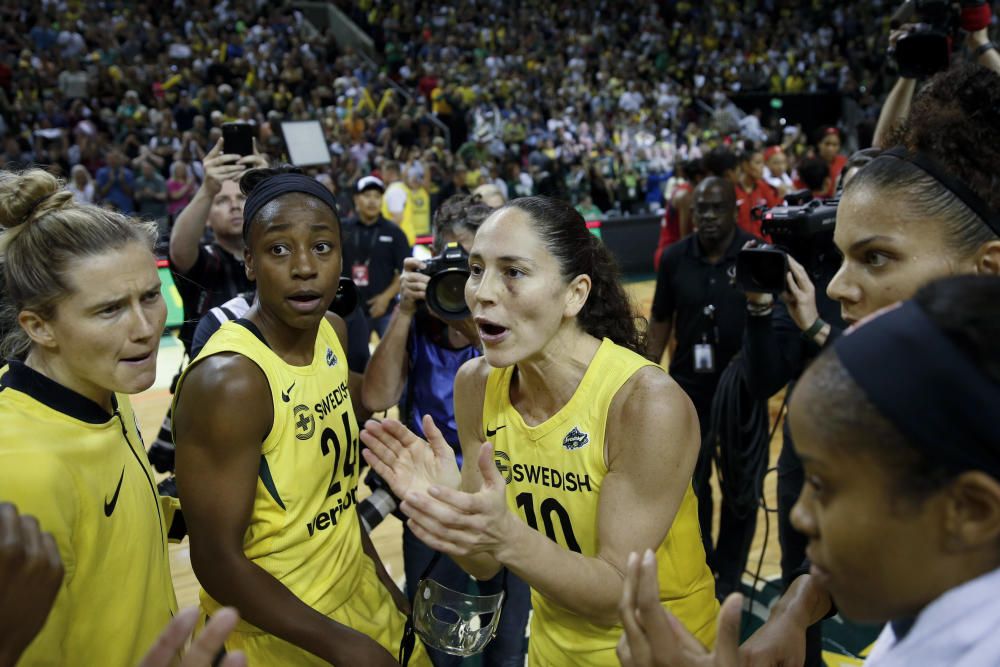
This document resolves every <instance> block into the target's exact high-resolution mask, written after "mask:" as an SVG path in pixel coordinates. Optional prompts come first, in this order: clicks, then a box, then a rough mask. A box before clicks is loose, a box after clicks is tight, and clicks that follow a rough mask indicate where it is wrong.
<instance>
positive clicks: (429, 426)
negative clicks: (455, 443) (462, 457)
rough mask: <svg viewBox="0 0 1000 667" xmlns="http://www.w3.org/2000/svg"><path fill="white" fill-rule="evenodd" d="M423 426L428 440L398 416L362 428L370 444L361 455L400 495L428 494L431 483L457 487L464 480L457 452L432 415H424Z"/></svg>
mask: <svg viewBox="0 0 1000 667" xmlns="http://www.w3.org/2000/svg"><path fill="white" fill-rule="evenodd" d="M423 427H424V433H426V434H427V440H422V439H420V438H418V437H417V436H416V435H415V434H414V433H413V432H412V431H410V429H408V428H406V427H405V426H403V425H402V424H401V423H400V422H398V421H396V420H395V419H385V420H383V421H381V422H377V421H375V420H374V419H369V420H368V422H367V423H365V428H364V430H363V431H361V441H362V442H364V443H365V445H366V447H367V449H363V450H362V451H361V455H362V456H364V457H365V461H367V462H368V465H370V466H371V467H372V470H374V471H375V472H376V473H377V474H378V475H380V476H381V477H382V479H384V480H385V481H386V483H387V484H388V485H389V488H391V489H392V492H393V493H394V494H396V496H397V497H398V498H405V497H406V495H407V494H409V493H425V492H426V491H427V489H428V488H429V487H431V486H442V487H447V488H452V489H457V488H458V487H459V486H460V485H461V483H462V474H461V472H460V471H459V469H458V464H457V463H456V461H455V452H454V451H452V449H451V445H449V444H448V442H447V441H446V440H445V439H444V436H443V435H442V434H441V431H440V429H438V427H437V426H436V425H435V424H434V420H433V419H432V418H431V417H430V415H424V419H423Z"/></svg>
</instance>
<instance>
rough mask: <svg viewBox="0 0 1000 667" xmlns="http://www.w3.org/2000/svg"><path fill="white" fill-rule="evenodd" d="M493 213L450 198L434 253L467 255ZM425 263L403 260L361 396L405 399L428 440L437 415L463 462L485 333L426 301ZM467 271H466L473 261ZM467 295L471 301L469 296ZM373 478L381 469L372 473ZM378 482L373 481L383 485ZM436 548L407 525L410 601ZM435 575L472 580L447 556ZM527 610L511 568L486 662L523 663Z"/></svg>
mask: <svg viewBox="0 0 1000 667" xmlns="http://www.w3.org/2000/svg"><path fill="white" fill-rule="evenodd" d="M491 212H492V209H491V208H490V207H488V206H486V205H485V204H482V203H480V201H479V198H478V197H475V196H468V195H455V196H453V197H451V198H449V199H448V200H446V201H445V202H444V203H443V204H442V205H441V208H440V209H439V210H438V212H437V214H436V215H435V217H434V249H435V251H436V252H437V253H439V254H440V253H441V252H442V251H444V250H445V248H446V247H447V246H448V244H449V243H457V244H459V245H460V246H461V247H462V249H463V250H464V252H465V253H467V252H468V251H469V249H470V248H471V247H472V241H473V239H474V238H475V234H476V230H477V229H478V228H479V225H481V224H482V222H483V220H485V219H486V218H487V217H488V216H489V214H490V213H491ZM425 267H426V263H425V262H422V261H421V260H419V259H416V258H413V257H409V258H407V259H406V260H405V261H404V263H403V274H402V276H401V278H400V292H399V304H398V305H397V306H396V309H395V312H394V313H393V315H392V319H391V320H390V321H389V326H388V327H387V328H386V330H385V335H384V336H383V337H382V339H381V340H380V341H379V344H378V347H376V348H375V352H374V354H373V355H372V358H371V361H370V362H369V363H368V368H367V369H366V371H365V379H364V385H363V387H362V391H361V400H362V402H363V404H364V406H365V408H367V409H369V410H371V411H372V412H378V411H381V410H387V409H389V408H391V407H392V406H393V405H397V404H399V406H400V421H402V422H403V423H404V424H406V425H407V427H408V428H410V430H412V431H413V432H414V433H417V434H419V435H420V437H426V436H424V435H423V429H422V427H421V418H422V417H423V415H425V414H429V415H431V416H432V417H434V423H435V424H437V425H438V427H439V428H440V429H441V432H442V434H443V435H444V438H445V439H446V440H447V441H448V443H449V444H451V446H452V448H453V449H454V450H455V456H456V458H457V459H458V461H459V463H460V464H461V460H462V454H461V451H462V450H461V447H460V445H459V443H458V432H457V426H456V423H455V410H454V400H453V391H454V385H455V374H456V373H457V372H458V369H459V368H460V367H461V366H462V364H464V363H465V362H466V361H468V360H470V359H472V358H474V357H478V356H479V355H480V350H479V347H480V344H479V335H478V331H477V328H476V325H475V323H474V322H473V321H472V318H471V316H470V315H467V316H466V317H465V318H463V319H448V320H447V321H446V320H443V319H440V317H439V315H438V314H437V313H435V311H434V310H433V309H432V308H429V307H426V306H425V304H426V303H427V289H428V284H429V283H430V281H431V276H428V275H427V274H426V273H424V272H422V270H424V269H425ZM463 268H465V269H467V264H466V266H465V267H463ZM466 276H467V274H466ZM462 299H463V301H464V295H463V296H462ZM400 399H402V403H400ZM373 475H374V472H372V473H370V474H369V477H370V478H371V476H373ZM366 481H369V480H366ZM379 481H380V480H374V482H375V484H376V485H378V482H379ZM383 507H385V513H388V511H391V510H392V507H391V506H390V507H386V506H383ZM434 553H435V552H434V551H433V550H432V549H430V547H427V546H426V545H424V543H423V542H421V541H420V540H419V539H418V538H417V537H416V536H414V535H413V533H412V532H411V531H410V528H409V526H408V525H407V524H406V523H404V524H403V564H404V568H405V570H406V592H407V595H409V596H410V597H411V602H412V596H413V594H414V592H415V591H416V588H417V584H418V583H419V579H420V577H421V574H423V573H424V572H425V570H426V568H427V566H428V564H429V563H430V561H431V558H432V557H433V556H434ZM430 574H431V578H432V579H434V580H435V581H437V582H439V583H441V584H443V585H444V586H447V587H448V588H451V589H453V590H458V591H463V590H465V588H466V585H467V583H468V580H469V576H468V575H467V574H466V573H465V571H464V570H462V568H461V567H459V566H458V564H457V563H455V562H454V561H453V560H452V559H451V558H449V557H448V556H444V555H442V556H441V559H440V560H439V561H438V563H437V565H436V566H435V567H434V569H433V571H432V573H430ZM502 577H503V574H502V573H501V574H497V575H496V576H495V577H493V579H490V580H488V581H482V582H479V585H480V592H481V594H482V595H488V594H492V593H496V592H498V591H499V590H500V588H501V586H502ZM528 608H529V594H528V588H527V586H526V585H525V584H524V583H523V582H521V581H520V580H518V579H517V578H516V577H515V576H514V575H513V574H511V573H508V574H507V602H506V603H505V604H504V613H503V615H502V617H501V620H500V627H499V630H498V633H497V636H496V638H495V639H494V640H493V641H492V642H491V643H490V644H489V646H488V647H487V648H486V652H485V655H484V657H485V662H484V664H487V665H502V664H507V662H505V661H516V662H517V663H518V664H519V663H520V662H521V661H523V653H524V627H525V625H526V624H527V620H528ZM428 651H429V652H430V654H431V658H432V660H433V662H434V664H435V665H437V666H438V667H440V666H441V665H458V664H459V663H460V662H461V659H460V658H458V657H454V656H449V655H447V654H444V653H441V652H438V651H434V650H432V649H430V648H428Z"/></svg>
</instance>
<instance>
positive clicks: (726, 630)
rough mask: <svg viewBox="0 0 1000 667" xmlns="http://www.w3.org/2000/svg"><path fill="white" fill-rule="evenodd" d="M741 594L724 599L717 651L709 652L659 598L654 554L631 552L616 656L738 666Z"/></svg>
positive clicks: (646, 666) (659, 664)
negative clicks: (664, 606)
mask: <svg viewBox="0 0 1000 667" xmlns="http://www.w3.org/2000/svg"><path fill="white" fill-rule="evenodd" d="M742 605H743V596H742V595H740V594H738V593H734V594H733V595H730V596H729V597H728V598H726V601H725V603H724V604H723V605H722V610H721V611H720V612H719V631H718V636H717V638H716V644H715V651H713V652H709V651H708V650H707V649H706V648H705V647H704V646H702V644H701V642H699V641H698V640H697V639H695V638H694V636H693V635H692V634H691V633H690V632H689V631H688V629H687V628H685V627H684V625H683V624H682V623H681V622H680V621H679V620H677V617H675V616H674V615H673V614H671V613H670V612H669V611H667V610H666V609H664V608H663V605H662V603H661V602H660V584H659V579H658V576H657V567H656V556H655V555H654V554H653V552H652V551H650V550H646V553H645V554H644V555H643V556H642V557H640V556H639V554H637V553H634V552H633V553H631V554H629V558H628V565H627V568H626V572H625V587H624V589H623V590H622V599H621V603H620V604H619V607H618V609H619V614H620V616H621V619H622V624H623V625H624V627H625V633H624V634H623V635H622V637H621V639H620V640H619V641H618V650H617V653H618V659H619V660H620V661H621V663H622V665H624V666H625V667H668V666H669V667H739V664H740V658H739V640H740V611H741V608H742Z"/></svg>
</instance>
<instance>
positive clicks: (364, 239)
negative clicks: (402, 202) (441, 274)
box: [343, 176, 410, 337]
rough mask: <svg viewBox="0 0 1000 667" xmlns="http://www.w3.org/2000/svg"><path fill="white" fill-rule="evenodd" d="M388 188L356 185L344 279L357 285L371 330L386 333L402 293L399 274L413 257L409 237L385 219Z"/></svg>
mask: <svg viewBox="0 0 1000 667" xmlns="http://www.w3.org/2000/svg"><path fill="white" fill-rule="evenodd" d="M384 194H385V184H384V183H383V182H382V181H381V180H380V179H378V178H376V177H375V176H364V177H362V178H360V179H358V182H357V183H355V184H354V210H355V213H354V215H353V216H351V217H350V218H348V219H347V220H345V221H344V234H343V243H344V268H343V275H345V276H347V277H348V278H350V279H351V280H353V281H354V284H355V285H356V286H357V288H358V292H359V294H360V296H361V303H360V306H361V309H362V311H363V312H364V314H365V317H367V318H368V329H369V330H370V331H377V332H378V335H379V337H382V335H383V334H384V333H385V329H386V327H387V326H388V324H389V316H390V315H391V310H390V305H391V304H392V300H393V299H394V298H395V297H396V293H397V292H398V291H399V270H400V267H402V266H403V260H405V259H406V258H407V257H409V256H410V244H409V243H408V242H407V240H406V234H404V233H403V230H402V229H400V228H399V227H398V226H397V225H395V224H393V223H392V222H391V221H389V220H387V219H386V218H385V217H383V216H382V214H381V210H382V208H383V207H382V199H383V195H384Z"/></svg>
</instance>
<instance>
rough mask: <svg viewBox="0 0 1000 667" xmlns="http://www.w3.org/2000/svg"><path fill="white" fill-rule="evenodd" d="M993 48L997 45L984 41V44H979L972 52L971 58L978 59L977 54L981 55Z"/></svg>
mask: <svg viewBox="0 0 1000 667" xmlns="http://www.w3.org/2000/svg"><path fill="white" fill-rule="evenodd" d="M995 48H997V45H996V44H994V43H993V42H986V43H985V44H980V45H979V46H978V47H976V50H975V51H973V52H972V59H973V60H979V56H981V55H983V54H984V53H986V52H987V51H989V50H990V49H995Z"/></svg>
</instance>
